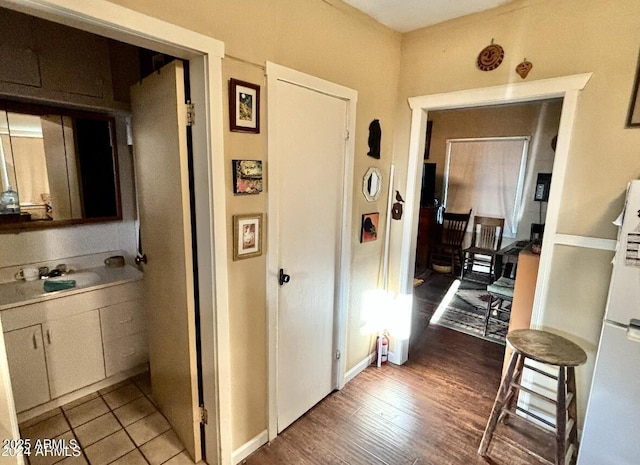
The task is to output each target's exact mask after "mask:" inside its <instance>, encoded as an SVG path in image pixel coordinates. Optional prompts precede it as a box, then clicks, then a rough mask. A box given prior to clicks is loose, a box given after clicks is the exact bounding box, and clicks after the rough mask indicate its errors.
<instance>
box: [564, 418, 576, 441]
mask: <svg viewBox="0 0 640 465" xmlns="http://www.w3.org/2000/svg"><path fill="white" fill-rule="evenodd" d="M575 423H576V422H575V421H574V420H573V418H569V421H568V422H567V430H566V432H565V433H566V434H565V435H564V440H565V441H569V436H570V435H571V430H572V429H573V427H574V425H575Z"/></svg>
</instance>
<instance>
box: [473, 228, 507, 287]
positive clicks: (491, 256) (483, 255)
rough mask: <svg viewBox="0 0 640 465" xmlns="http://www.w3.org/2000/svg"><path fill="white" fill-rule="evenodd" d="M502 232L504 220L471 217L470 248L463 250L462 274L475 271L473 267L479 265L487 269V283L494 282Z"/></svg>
mask: <svg viewBox="0 0 640 465" xmlns="http://www.w3.org/2000/svg"><path fill="white" fill-rule="evenodd" d="M503 231H504V218H492V217H489V216H478V215H476V216H474V217H473V233H472V236H471V247H469V248H466V249H464V250H463V253H464V269H463V274H464V273H469V272H471V271H476V270H474V269H473V267H474V265H480V266H483V267H486V268H488V273H487V276H488V281H489V283H491V282H492V281H493V280H494V273H495V260H496V252H498V250H500V247H502V233H503Z"/></svg>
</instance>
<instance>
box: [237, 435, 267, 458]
mask: <svg viewBox="0 0 640 465" xmlns="http://www.w3.org/2000/svg"><path fill="white" fill-rule="evenodd" d="M267 442H269V435H268V434H267V430H264V431H263V432H262V433H260V434H258V435H257V436H256V437H254V438H253V439H249V441H247V442H245V443H244V444H243V445H241V446H240V447H238V448H237V449H236V450H234V451H233V453H232V454H231V463H233V464H237V463H240V462H242V461H243V460H244V459H246V458H247V457H249V456H250V455H251V454H253V453H254V452H255V451H257V450H258V449H260V447H262V446H264V445H265V444H266V443H267Z"/></svg>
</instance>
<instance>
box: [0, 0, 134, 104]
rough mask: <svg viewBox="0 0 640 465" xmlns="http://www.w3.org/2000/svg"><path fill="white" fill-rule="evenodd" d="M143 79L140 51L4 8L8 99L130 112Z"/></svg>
mask: <svg viewBox="0 0 640 465" xmlns="http://www.w3.org/2000/svg"><path fill="white" fill-rule="evenodd" d="M139 76H140V60H139V56H138V49H137V48H136V47H133V46H131V45H127V44H121V43H119V42H116V41H113V40H110V39H107V38H105V37H102V36H98V35H95V34H91V33H88V32H85V31H81V30H78V29H73V28H70V27H68V26H64V25H62V24H58V23H53V22H50V21H45V20H43V19H40V18H35V17H32V16H28V15H25V14H22V13H17V12H14V11H11V10H6V9H2V8H0V95H2V96H4V97H10V98H11V97H20V98H26V99H29V100H38V101H48V102H55V103H56V104H71V105H81V106H83V107H90V108H95V109H107V110H118V111H128V110H129V95H128V89H129V86H131V85H132V84H134V83H135V82H137V81H138V80H139ZM114 88H115V90H114ZM123 89H124V90H125V91H122V90H123Z"/></svg>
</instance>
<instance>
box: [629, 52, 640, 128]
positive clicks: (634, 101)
mask: <svg viewBox="0 0 640 465" xmlns="http://www.w3.org/2000/svg"><path fill="white" fill-rule="evenodd" d="M638 87H640V57H639V58H638V65H637V67H636V79H635V80H634V81H633V89H632V90H631V104H630V105H629V114H628V115H627V127H628V128H638V127H640V99H639V98H638Z"/></svg>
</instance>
